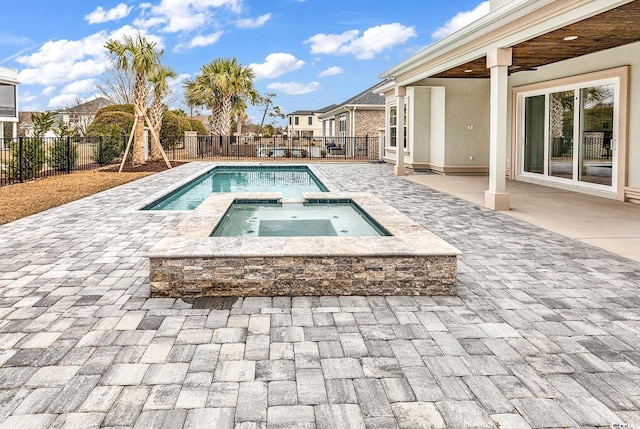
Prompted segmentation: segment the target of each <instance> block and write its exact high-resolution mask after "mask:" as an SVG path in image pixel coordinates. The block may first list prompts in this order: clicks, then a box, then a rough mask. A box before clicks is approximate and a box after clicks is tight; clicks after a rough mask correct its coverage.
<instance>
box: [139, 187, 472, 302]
mask: <svg viewBox="0 0 640 429" xmlns="http://www.w3.org/2000/svg"><path fill="white" fill-rule="evenodd" d="M280 197H281V196H280V194H276V193H262V194H255V193H251V194H238V193H236V194H212V195H211V196H210V197H208V198H207V199H206V200H205V201H204V202H203V203H202V204H201V205H200V206H199V207H198V208H197V209H196V210H194V211H193V212H192V213H191V214H190V215H188V217H187V218H185V219H184V220H183V221H182V222H181V223H180V224H179V225H178V226H177V227H176V228H175V229H174V230H173V231H171V232H170V233H169V234H168V235H167V236H166V237H165V238H164V239H162V240H161V241H160V242H159V243H158V244H157V245H156V246H154V247H153V248H152V249H151V251H150V253H149V260H150V273H149V277H150V286H151V296H154V297H183V298H195V297H204V296H278V295H280V296H294V295H452V294H455V292H456V289H455V278H456V270H457V256H458V255H459V254H460V252H459V251H458V250H457V249H456V248H455V247H453V246H451V245H450V244H448V243H446V242H445V241H444V240H442V239H440V238H438V237H437V236H435V235H434V234H433V233H431V232H430V231H428V230H427V229H425V228H424V227H423V226H421V225H419V224H417V223H416V222H414V221H412V220H411V219H409V218H408V217H407V216H405V215H403V214H402V213H400V212H399V211H397V210H396V209H394V208H393V207H391V206H389V205H388V204H386V203H384V202H383V201H382V200H380V199H378V198H376V197H374V196H372V195H370V194H340V193H304V194H303V197H304V200H305V201H304V203H305V204H304V205H305V206H307V207H310V208H311V211H312V212H313V211H314V210H316V211H317V209H318V208H319V207H320V206H324V207H326V209H323V210H322V211H324V212H325V214H326V215H327V216H324V218H322V217H321V216H320V217H319V216H318V215H317V214H313V215H311V216H310V217H307V216H306V215H305V214H303V213H304V212H303V211H302V210H300V211H293V212H286V211H285V212H286V213H285V215H283V216H280V217H279V218H278V216H277V215H276V216H275V217H274V218H272V217H271V215H269V216H266V217H265V216H262V217H260V216H255V217H256V218H258V219H251V218H252V217H254V216H253V215H251V214H250V215H249V216H248V217H247V216H244V217H243V218H242V219H243V220H241V221H240V222H239V224H240V227H238V225H236V226H234V227H233V228H231V229H234V228H235V229H236V230H240V233H233V234H229V235H231V236H212V235H215V234H216V232H215V231H218V232H219V231H221V230H222V229H224V222H225V219H228V218H229V216H230V214H231V213H232V212H233V211H234V208H238V207H240V208H241V209H246V208H247V207H249V206H251V205H255V206H256V207H262V208H265V207H266V208H275V207H274V206H278V205H279V206H280V207H282V206H285V207H287V204H296V203H297V204H301V205H302V203H303V201H297V202H293V201H290V200H281V198H280ZM332 204H335V205H336V206H335V210H332ZM344 205H348V206H349V207H351V209H354V210H356V212H357V214H356V217H360V218H361V219H362V220H363V221H364V222H365V223H367V224H369V225H373V226H374V227H375V228H374V229H377V232H376V233H375V234H370V235H358V234H356V235H349V234H348V232H349V229H351V228H352V226H349V227H344V226H341V225H343V224H340V223H339V222H337V221H336V219H335V218H333V216H334V214H332V213H341V212H340V211H339V210H338V209H337V208H338V206H344ZM292 216H295V218H292ZM341 216H342V214H339V215H338V219H340V217H341ZM256 220H257V222H256ZM278 221H280V222H281V223H282V224H283V225H285V226H284V228H283V229H282V230H281V231H280V232H277V230H278ZM263 222H266V223H265V224H264V228H261V225H262V223H263ZM219 225H220V229H217V230H216V227H218V226H219ZM287 225H288V226H287ZM349 225H352V224H349ZM312 227H313V228H315V229H316V231H317V235H316V236H309V235H308V234H307V233H306V232H307V231H308V230H309V229H310V228H312ZM256 228H257V233H256ZM261 229H263V230H264V231H265V232H266V233H265V234H263V235H262V236H261V235H260V233H259V232H260V230H261ZM300 229H303V230H304V231H305V233H304V234H295V231H296V230H298V231H300ZM248 231H251V232H248ZM274 231H276V232H275V233H274ZM282 231H284V232H282ZM342 231H347V233H343V232H342ZM236 232H237V231H236ZM292 232H293V235H292ZM334 233H335V234H336V235H333V234H334ZM341 234H342V235H341Z"/></svg>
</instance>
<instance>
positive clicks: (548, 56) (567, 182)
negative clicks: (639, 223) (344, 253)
mask: <svg viewBox="0 0 640 429" xmlns="http://www.w3.org/2000/svg"><path fill="white" fill-rule="evenodd" d="M638 22H640V1H638V0H636V1H630V0H608V1H569V0H556V1H548V0H511V1H505V0H491V11H490V12H489V13H488V14H487V15H485V16H484V17H482V18H480V19H478V20H477V21H476V22H473V23H472V24H470V25H468V26H467V27H465V28H463V29H461V30H458V31H457V32H455V33H453V34H451V35H450V36H448V37H445V38H444V39H442V40H440V41H438V42H436V43H434V44H433V45H431V46H428V47H427V48H425V49H423V50H422V51H420V52H418V53H417V54H415V55H413V56H412V57H410V58H408V59H407V60H405V61H403V62H401V63H400V64H398V65H396V66H394V67H392V68H391V69H389V70H387V71H385V72H384V73H382V74H380V76H379V77H380V78H381V79H385V82H384V83H383V84H382V85H381V86H380V87H379V89H378V91H379V92H380V93H382V94H384V95H385V96H386V117H385V133H386V135H387V136H388V138H387V139H386V148H385V160H387V161H389V162H391V163H395V164H396V166H395V170H396V174H404V170H405V168H406V167H409V168H413V169H416V170H432V171H436V172H440V173H445V174H447V173H484V174H487V173H488V174H489V189H488V190H487V191H486V192H485V205H486V206H487V207H490V208H492V209H495V210H506V209H509V206H510V203H509V194H508V193H506V190H505V172H506V176H508V177H509V178H511V179H515V180H521V181H527V182H532V183H536V184H540V185H547V186H552V187H558V188H563V189H570V190H574V191H576V192H584V193H591V194H596V195H600V196H603V197H608V198H615V199H618V200H638V201H640V121H639V120H638V118H640V85H638V83H640V43H639V42H640V26H639V25H638ZM398 106H404V107H403V108H402V111H403V112H406V113H405V114H399V111H400V109H399V108H398ZM405 118H406V121H405ZM399 129H404V131H403V132H399V131H398V130H399ZM398 146H400V147H402V148H403V149H402V150H397V148H398Z"/></svg>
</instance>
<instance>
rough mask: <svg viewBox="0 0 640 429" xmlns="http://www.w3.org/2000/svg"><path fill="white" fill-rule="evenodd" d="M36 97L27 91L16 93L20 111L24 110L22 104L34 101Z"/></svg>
mask: <svg viewBox="0 0 640 429" xmlns="http://www.w3.org/2000/svg"><path fill="white" fill-rule="evenodd" d="M37 98H38V97H37V96H36V95H33V94H31V93H29V92H28V91H22V92H19V93H18V102H19V104H20V110H25V108H24V106H23V104H24V103H30V102H32V101H34V100H36V99H37Z"/></svg>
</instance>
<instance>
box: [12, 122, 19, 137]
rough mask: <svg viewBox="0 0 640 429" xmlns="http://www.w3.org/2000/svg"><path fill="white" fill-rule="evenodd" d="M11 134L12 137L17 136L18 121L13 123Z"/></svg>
mask: <svg viewBox="0 0 640 429" xmlns="http://www.w3.org/2000/svg"><path fill="white" fill-rule="evenodd" d="M12 135H13V138H14V139H17V138H18V123H17V122H14V123H13V133H12Z"/></svg>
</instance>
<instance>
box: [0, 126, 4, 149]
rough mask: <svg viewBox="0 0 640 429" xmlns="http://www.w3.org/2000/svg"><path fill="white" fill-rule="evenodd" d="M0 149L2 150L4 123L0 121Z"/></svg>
mask: <svg viewBox="0 0 640 429" xmlns="http://www.w3.org/2000/svg"><path fill="white" fill-rule="evenodd" d="M0 149H4V122H2V121H0Z"/></svg>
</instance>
